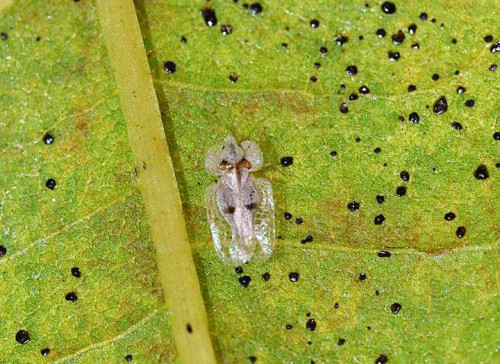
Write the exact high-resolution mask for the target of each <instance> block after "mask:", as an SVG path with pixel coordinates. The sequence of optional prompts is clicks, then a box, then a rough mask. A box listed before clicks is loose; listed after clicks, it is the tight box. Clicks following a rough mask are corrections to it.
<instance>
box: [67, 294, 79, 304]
mask: <svg viewBox="0 0 500 364" xmlns="http://www.w3.org/2000/svg"><path fill="white" fill-rule="evenodd" d="M64 298H65V299H66V301H70V302H75V301H76V300H78V296H77V295H76V293H75V292H69V293H66V296H64Z"/></svg>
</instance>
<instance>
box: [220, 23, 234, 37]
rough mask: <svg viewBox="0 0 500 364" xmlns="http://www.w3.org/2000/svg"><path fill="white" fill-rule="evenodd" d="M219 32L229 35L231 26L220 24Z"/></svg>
mask: <svg viewBox="0 0 500 364" xmlns="http://www.w3.org/2000/svg"><path fill="white" fill-rule="evenodd" d="M220 32H221V33H222V34H223V35H229V34H231V33H232V32H233V27H232V26H231V25H229V24H222V25H221V26H220Z"/></svg>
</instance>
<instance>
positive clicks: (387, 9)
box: [381, 1, 396, 14]
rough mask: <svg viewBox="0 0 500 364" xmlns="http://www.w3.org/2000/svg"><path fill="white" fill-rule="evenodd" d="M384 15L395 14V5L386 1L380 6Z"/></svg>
mask: <svg viewBox="0 0 500 364" xmlns="http://www.w3.org/2000/svg"><path fill="white" fill-rule="evenodd" d="M381 8H382V11H383V12H384V13H385V14H394V13H395V12H396V5H395V4H394V3H392V2H390V1H386V2H384V3H383V4H382V6H381Z"/></svg>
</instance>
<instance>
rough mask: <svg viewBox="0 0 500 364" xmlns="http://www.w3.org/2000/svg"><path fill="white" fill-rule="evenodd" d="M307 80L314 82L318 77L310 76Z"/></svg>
mask: <svg viewBox="0 0 500 364" xmlns="http://www.w3.org/2000/svg"><path fill="white" fill-rule="evenodd" d="M309 80H310V81H311V82H316V81H318V77H316V76H311V78H309Z"/></svg>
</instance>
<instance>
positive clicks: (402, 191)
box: [396, 186, 406, 197]
mask: <svg viewBox="0 0 500 364" xmlns="http://www.w3.org/2000/svg"><path fill="white" fill-rule="evenodd" d="M396 195H398V196H399V197H401V196H404V195H406V187H405V186H398V188H396Z"/></svg>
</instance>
